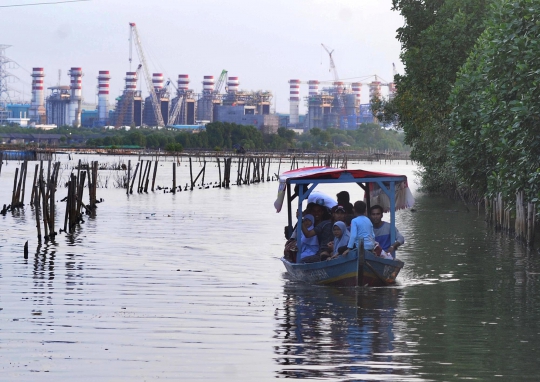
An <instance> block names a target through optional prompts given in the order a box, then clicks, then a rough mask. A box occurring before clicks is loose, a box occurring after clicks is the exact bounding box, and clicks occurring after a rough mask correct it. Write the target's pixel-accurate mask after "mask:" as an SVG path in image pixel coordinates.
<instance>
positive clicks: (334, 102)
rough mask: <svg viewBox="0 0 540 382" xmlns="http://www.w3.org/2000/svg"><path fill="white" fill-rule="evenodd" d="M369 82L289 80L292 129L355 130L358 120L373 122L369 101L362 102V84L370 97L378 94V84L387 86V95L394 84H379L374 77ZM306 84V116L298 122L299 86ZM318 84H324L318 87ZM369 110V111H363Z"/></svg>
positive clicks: (359, 122)
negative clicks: (302, 121) (367, 89)
mask: <svg viewBox="0 0 540 382" xmlns="http://www.w3.org/2000/svg"><path fill="white" fill-rule="evenodd" d="M374 77H375V79H374V80H373V81H372V82H369V83H361V82H352V83H347V82H343V81H332V82H328V81H318V80H310V81H307V82H305V81H301V80H299V79H292V80H290V81H289V89H290V90H289V105H290V117H289V126H288V127H291V128H295V127H296V128H298V127H303V128H305V129H307V130H309V129H313V128H319V129H328V128H336V129H343V130H350V129H356V128H357V127H358V125H360V124H361V123H367V122H376V121H374V118H373V116H372V115H371V112H370V110H369V104H361V103H360V101H361V89H362V86H363V85H367V86H368V87H369V99H370V100H371V99H373V98H376V97H378V98H380V97H381V87H382V86H388V89H389V98H392V97H393V96H394V94H395V85H394V84H393V83H382V82H381V81H379V79H378V77H377V76H374ZM301 84H307V85H308V86H309V88H308V89H309V93H308V96H307V97H305V98H304V100H305V102H306V106H307V109H308V111H307V117H306V119H305V121H304V123H300V118H299V106H300V98H301V97H300V85H301ZM321 85H326V86H324V87H322V88H321ZM366 111H368V113H366Z"/></svg>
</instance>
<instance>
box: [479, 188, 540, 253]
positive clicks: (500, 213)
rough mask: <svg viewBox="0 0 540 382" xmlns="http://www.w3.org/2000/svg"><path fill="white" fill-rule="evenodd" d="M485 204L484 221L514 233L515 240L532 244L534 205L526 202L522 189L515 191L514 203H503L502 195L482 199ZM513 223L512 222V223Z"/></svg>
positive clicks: (511, 233) (534, 216)
mask: <svg viewBox="0 0 540 382" xmlns="http://www.w3.org/2000/svg"><path fill="white" fill-rule="evenodd" d="M484 203H485V206H486V210H485V211H486V221H487V222H488V223H489V224H492V225H493V226H495V229H497V230H501V231H503V232H505V233H506V234H508V235H514V236H515V238H516V240H518V241H521V242H524V243H525V244H527V245H529V246H532V245H533V244H534V230H535V220H536V205H535V204H534V203H530V202H526V201H525V195H524V192H523V191H518V192H517V193H516V203H515V205H511V204H510V203H505V202H504V200H503V198H502V195H501V194H498V195H497V196H496V197H495V198H493V199H488V198H486V199H485V200H484ZM512 223H513V224H512Z"/></svg>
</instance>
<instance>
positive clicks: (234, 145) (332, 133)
mask: <svg viewBox="0 0 540 382" xmlns="http://www.w3.org/2000/svg"><path fill="white" fill-rule="evenodd" d="M0 132H17V133H29V130H28V129H25V128H20V127H19V128H17V127H14V126H8V127H0ZM36 132H37V131H36V130H32V133H36ZM39 133H40V134H41V133H44V134H65V135H66V136H69V135H70V134H76V135H79V136H81V135H82V136H84V137H85V139H86V146H87V147H122V146H136V147H141V148H147V149H156V150H157V149H162V150H166V151H171V152H180V151H182V150H183V149H207V150H217V151H219V150H231V149H237V150H288V149H301V150H333V149H336V148H342V149H368V148H371V149H375V150H392V151H406V150H407V147H406V146H405V145H404V143H403V140H404V136H403V134H402V133H399V132H396V131H389V130H385V129H383V128H381V127H380V126H379V125H376V124H362V125H360V126H359V128H358V129H357V130H347V131H344V130H337V129H328V130H321V129H312V130H310V131H308V132H306V133H304V134H300V135H299V134H296V133H295V132H294V131H293V130H290V129H286V128H283V127H281V128H279V129H278V132H277V134H264V133H262V132H261V131H260V130H258V129H257V128H255V127H254V126H244V125H237V124H234V123H224V122H213V123H209V124H208V125H206V129H204V130H200V131H195V132H192V131H178V130H174V129H161V130H154V129H134V128H132V129H130V130H127V131H126V130H124V129H121V130H106V129H95V128H94V129H85V128H72V127H68V126H64V127H61V128H59V129H55V130H54V131H53V130H49V131H43V132H42V131H39ZM62 143H67V144H69V142H66V140H63V141H62Z"/></svg>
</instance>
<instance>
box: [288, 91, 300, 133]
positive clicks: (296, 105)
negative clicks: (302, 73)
mask: <svg viewBox="0 0 540 382" xmlns="http://www.w3.org/2000/svg"><path fill="white" fill-rule="evenodd" d="M289 106H290V111H289V123H290V124H297V123H298V122H300V80H290V81H289Z"/></svg>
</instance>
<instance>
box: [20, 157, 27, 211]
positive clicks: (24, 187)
mask: <svg viewBox="0 0 540 382" xmlns="http://www.w3.org/2000/svg"><path fill="white" fill-rule="evenodd" d="M27 174H28V161H27V160H25V161H24V175H23V177H22V192H21V205H24V193H25V191H26V175H27Z"/></svg>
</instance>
